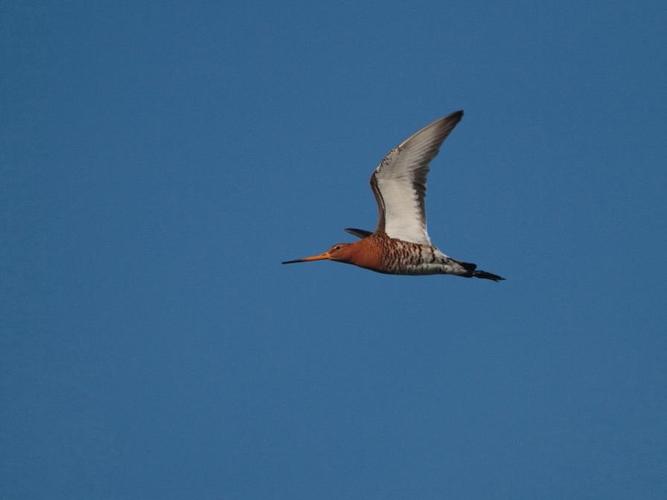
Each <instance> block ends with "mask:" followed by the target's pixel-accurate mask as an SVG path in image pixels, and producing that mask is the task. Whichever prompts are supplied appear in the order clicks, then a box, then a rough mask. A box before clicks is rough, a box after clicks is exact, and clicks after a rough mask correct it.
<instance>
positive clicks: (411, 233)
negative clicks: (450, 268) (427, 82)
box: [371, 111, 463, 245]
mask: <svg viewBox="0 0 667 500" xmlns="http://www.w3.org/2000/svg"><path fill="white" fill-rule="evenodd" d="M462 116H463V111H456V112H455V113H452V114H450V115H448V116H446V117H444V118H440V119H439V120H436V121H434V122H433V123H431V124H429V125H427V126H426V127H424V128H423V129H421V130H419V131H418V132H416V133H414V134H413V135H411V136H410V137H408V138H407V139H406V140H404V141H403V142H402V143H400V144H399V145H398V146H396V147H395V148H394V149H392V150H391V151H389V153H388V154H387V156H385V157H384V158H383V159H382V161H381V162H380V164H379V165H378V166H377V167H376V169H375V171H374V172H373V175H372V176H371V188H372V189H373V194H374V195H375V200H376V201H377V204H378V214H379V215H378V227H377V232H384V233H386V234H387V236H389V237H391V238H396V239H399V240H404V241H412V242H415V243H421V244H424V245H430V244H431V239H430V238H429V236H428V232H427V230H426V214H425V210H424V197H425V196H426V177H427V176H428V171H429V165H430V162H431V160H432V159H433V158H434V157H435V156H436V155H437V154H438V151H439V150H440V146H441V145H442V143H443V141H444V140H445V138H446V137H447V136H448V135H449V133H450V132H451V131H452V130H453V129H454V127H455V126H456V124H457V123H458V122H459V121H460V120H461V117H462Z"/></svg>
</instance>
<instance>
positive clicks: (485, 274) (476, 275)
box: [472, 271, 505, 281]
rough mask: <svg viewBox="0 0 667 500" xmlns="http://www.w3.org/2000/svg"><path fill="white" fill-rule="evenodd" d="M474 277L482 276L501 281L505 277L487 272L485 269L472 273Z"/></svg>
mask: <svg viewBox="0 0 667 500" xmlns="http://www.w3.org/2000/svg"><path fill="white" fill-rule="evenodd" d="M472 275H473V276H474V277H475V278H482V279H484V280H493V281H502V280H504V279H505V278H503V277H502V276H498V275H497V274H493V273H487V272H486V271H475V272H473V273H472Z"/></svg>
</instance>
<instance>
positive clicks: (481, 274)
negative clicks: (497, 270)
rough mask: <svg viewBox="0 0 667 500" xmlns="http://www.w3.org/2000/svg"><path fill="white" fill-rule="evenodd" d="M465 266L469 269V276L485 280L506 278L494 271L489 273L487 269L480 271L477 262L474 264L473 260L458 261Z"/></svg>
mask: <svg viewBox="0 0 667 500" xmlns="http://www.w3.org/2000/svg"><path fill="white" fill-rule="evenodd" d="M457 262H458V263H459V264H461V266H463V268H464V269H465V270H466V271H468V273H469V274H467V275H466V276H467V277H469V278H480V279H484V280H492V281H502V280H504V279H505V278H503V277H502V276H498V275H497V274H493V273H487V272H486V271H478V270H477V264H473V263H471V262H461V261H457Z"/></svg>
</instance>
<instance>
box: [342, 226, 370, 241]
mask: <svg viewBox="0 0 667 500" xmlns="http://www.w3.org/2000/svg"><path fill="white" fill-rule="evenodd" d="M345 232H347V233H350V234H351V235H352V236H356V237H357V238H362V239H363V238H366V237H368V236H370V235H371V234H373V231H366V230H365V229H357V228H356V227H346V228H345Z"/></svg>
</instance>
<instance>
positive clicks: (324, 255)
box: [283, 252, 331, 264]
mask: <svg viewBox="0 0 667 500" xmlns="http://www.w3.org/2000/svg"><path fill="white" fill-rule="evenodd" d="M330 258H331V255H329V252H324V253H321V254H319V255H313V256H312V257H304V258H303V259H294V260H286V261H285V262H283V264H296V263H297V262H314V261H316V260H329V259H330Z"/></svg>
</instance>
